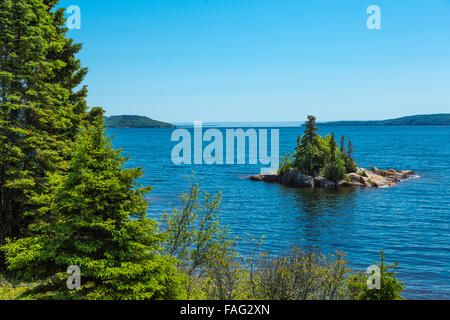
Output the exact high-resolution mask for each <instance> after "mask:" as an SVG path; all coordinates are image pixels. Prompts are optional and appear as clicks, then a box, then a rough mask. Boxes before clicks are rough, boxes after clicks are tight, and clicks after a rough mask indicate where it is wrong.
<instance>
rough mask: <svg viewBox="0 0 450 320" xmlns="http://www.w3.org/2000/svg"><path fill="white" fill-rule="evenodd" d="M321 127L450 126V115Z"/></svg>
mask: <svg viewBox="0 0 450 320" xmlns="http://www.w3.org/2000/svg"><path fill="white" fill-rule="evenodd" d="M319 125H320V126H450V113H441V114H422V115H415V116H408V117H401V118H397V119H389V120H375V121H333V122H323V123H319Z"/></svg>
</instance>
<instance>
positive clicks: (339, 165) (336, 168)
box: [323, 159, 346, 182]
mask: <svg viewBox="0 0 450 320" xmlns="http://www.w3.org/2000/svg"><path fill="white" fill-rule="evenodd" d="M345 175H346V168H345V164H344V161H343V160H342V159H338V160H336V161H335V162H333V163H330V164H328V165H327V166H326V167H325V169H324V171H323V176H324V177H325V178H327V179H328V180H331V181H333V182H338V181H340V180H342V179H344V177H345Z"/></svg>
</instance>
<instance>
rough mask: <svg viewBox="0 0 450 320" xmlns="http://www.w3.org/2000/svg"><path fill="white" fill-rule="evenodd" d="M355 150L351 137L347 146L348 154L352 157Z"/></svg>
mask: <svg viewBox="0 0 450 320" xmlns="http://www.w3.org/2000/svg"><path fill="white" fill-rule="evenodd" d="M353 152H354V150H353V142H352V140H351V139H348V146H347V155H348V156H349V157H350V158H352V154H353Z"/></svg>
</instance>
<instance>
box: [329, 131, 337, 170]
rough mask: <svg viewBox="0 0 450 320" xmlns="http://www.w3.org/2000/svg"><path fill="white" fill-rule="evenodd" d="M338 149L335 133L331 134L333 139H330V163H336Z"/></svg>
mask: <svg viewBox="0 0 450 320" xmlns="http://www.w3.org/2000/svg"><path fill="white" fill-rule="evenodd" d="M336 147H337V143H336V140H335V138H334V132H332V133H331V139H330V162H331V163H334V162H335V161H336Z"/></svg>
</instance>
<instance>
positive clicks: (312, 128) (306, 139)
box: [301, 115, 318, 147]
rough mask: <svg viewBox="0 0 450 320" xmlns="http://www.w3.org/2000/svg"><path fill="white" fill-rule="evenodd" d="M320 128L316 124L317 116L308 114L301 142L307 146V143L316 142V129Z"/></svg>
mask: <svg viewBox="0 0 450 320" xmlns="http://www.w3.org/2000/svg"><path fill="white" fill-rule="evenodd" d="M317 130H318V128H317V126H316V117H314V116H311V115H310V116H308V120H307V121H306V122H305V132H304V134H303V137H302V141H301V144H302V146H303V147H305V146H306V145H307V144H309V143H311V144H314V143H315V137H316V136H317V133H316V131H317Z"/></svg>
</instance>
